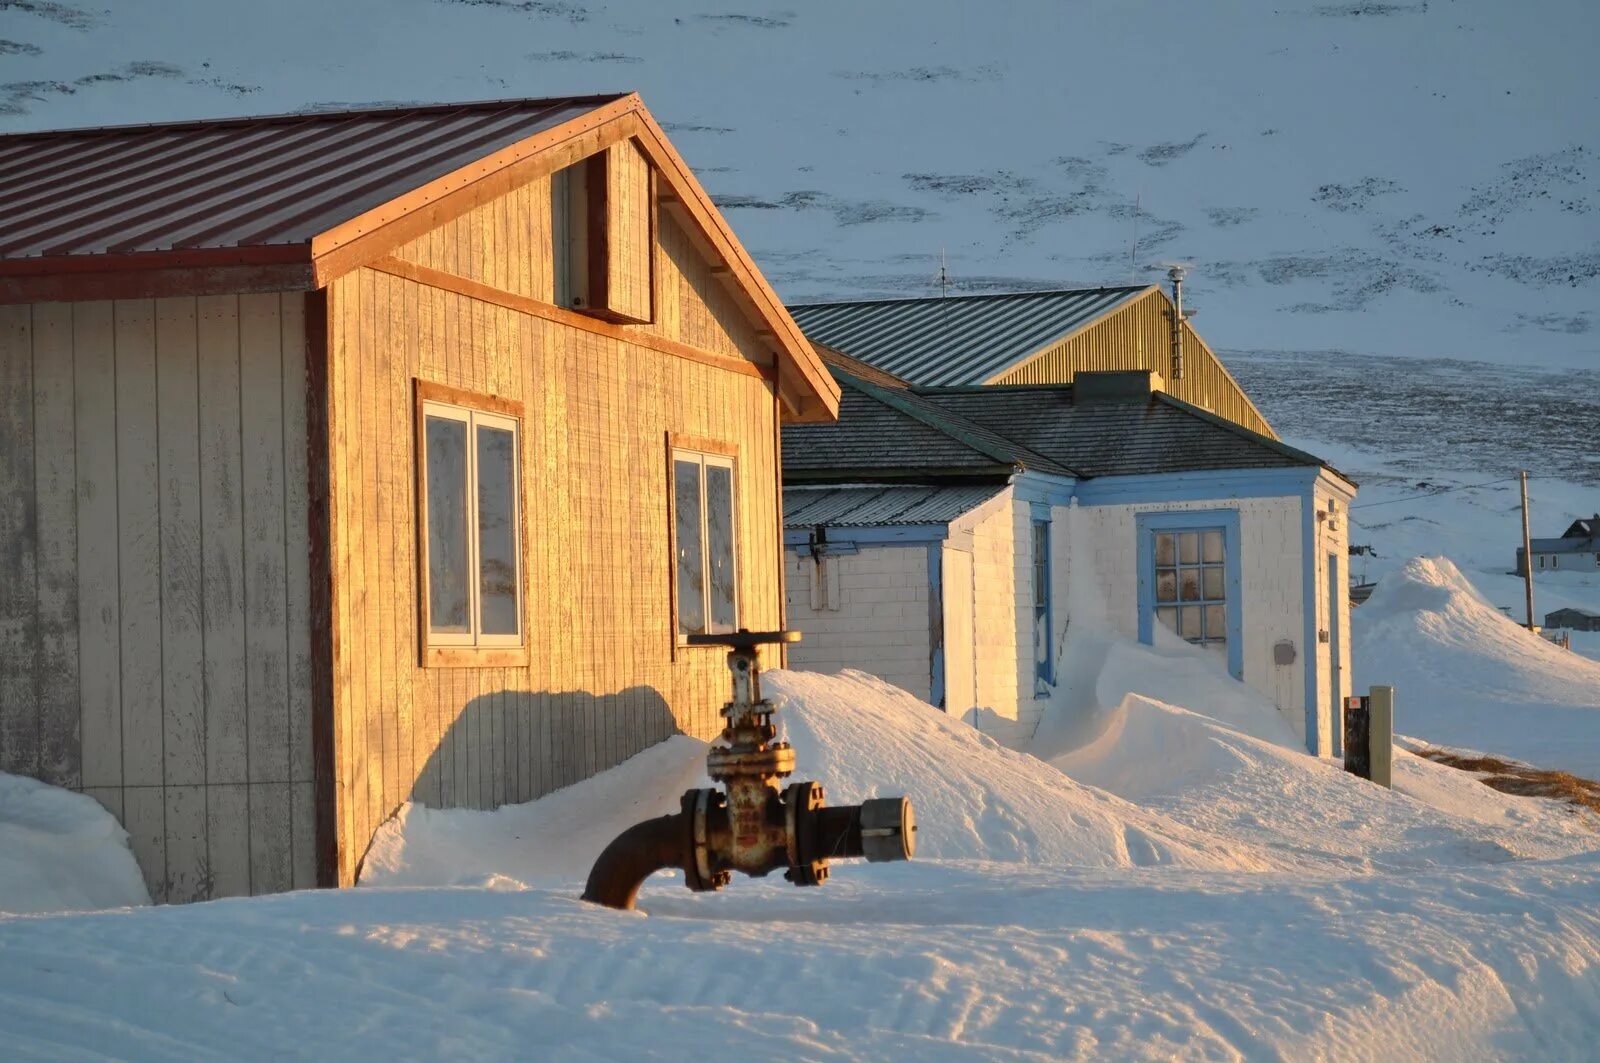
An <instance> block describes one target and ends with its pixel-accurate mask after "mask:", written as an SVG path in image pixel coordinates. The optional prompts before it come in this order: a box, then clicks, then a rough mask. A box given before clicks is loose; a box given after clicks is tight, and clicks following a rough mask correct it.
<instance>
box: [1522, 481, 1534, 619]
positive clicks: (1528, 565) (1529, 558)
mask: <svg viewBox="0 0 1600 1063" xmlns="http://www.w3.org/2000/svg"><path fill="white" fill-rule="evenodd" d="M1522 579H1523V584H1524V586H1525V587H1526V589H1527V593H1528V630H1529V631H1533V630H1535V626H1534V623H1533V540H1532V539H1531V538H1530V537H1529V535H1528V470H1527V469H1523V470H1522Z"/></svg>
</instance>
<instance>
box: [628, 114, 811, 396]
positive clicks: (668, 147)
mask: <svg viewBox="0 0 1600 1063" xmlns="http://www.w3.org/2000/svg"><path fill="white" fill-rule="evenodd" d="M628 99H630V100H631V101H633V103H634V110H633V112H632V114H633V117H634V119H635V121H636V122H637V127H638V128H637V129H636V130H635V131H634V132H633V137H634V140H635V142H636V143H637V144H638V145H639V147H640V149H641V150H642V151H643V152H644V153H645V156H646V157H647V158H649V159H650V161H651V162H652V163H653V164H654V165H655V168H656V172H657V173H658V174H659V175H660V176H661V177H662V178H663V179H664V180H665V182H666V184H667V185H668V187H670V188H671V189H672V191H673V192H674V193H675V194H676V195H677V197H678V199H679V201H680V202H681V203H682V204H683V207H684V213H686V214H687V215H688V216H689V218H690V219H691V220H692V221H693V222H694V223H695V227H696V228H697V229H698V231H699V235H700V236H701V237H702V238H703V239H704V240H706V241H707V242H708V243H710V245H711V246H712V248H713V249H714V250H715V251H716V253H717V254H718V256H720V257H721V259H722V262H723V264H724V265H726V266H727V267H728V269H729V273H730V279H731V280H734V281H737V282H738V289H739V291H740V292H741V293H742V294H743V295H744V297H745V299H746V300H747V301H748V302H749V303H750V304H751V305H752V308H753V309H754V311H755V313H756V315H757V317H758V319H759V320H760V321H761V322H762V323H764V324H765V325H766V327H767V328H768V330H770V332H771V334H772V338H773V340H774V341H775V342H776V343H777V344H778V345H779V347H780V348H781V349H782V351H783V353H784V354H785V355H787V356H788V358H789V360H790V361H791V362H792V363H793V364H794V366H795V368H797V369H798V370H799V371H800V375H801V377H802V379H803V380H804V382H805V384H806V386H807V388H808V389H809V390H810V391H811V393H812V395H814V396H815V399H816V402H817V404H818V405H819V406H820V407H821V409H820V410H819V411H816V412H817V413H819V414H820V416H816V417H814V418H813V417H808V416H802V417H800V418H797V419H798V420H812V419H814V420H819V421H835V420H838V417H839V385H838V384H837V383H836V382H835V381H834V379H833V374H831V373H830V372H828V367H827V365H825V364H824V363H823V361H822V358H821V357H820V356H818V354H817V352H816V351H814V350H812V348H811V342H810V341H809V340H807V339H806V337H805V334H804V333H802V332H801V331H800V326H799V325H796V324H795V322H794V318H792V317H791V316H789V311H788V308H787V307H785V306H784V304H783V300H781V299H779V298H778V295H777V293H776V292H774V291H773V290H772V287H771V286H770V285H769V284H768V283H767V280H766V278H765V277H763V276H762V275H761V271H760V270H759V269H757V268H756V264H755V261H754V260H753V259H752V258H751V257H750V254H749V252H747V251H746V250H745V249H744V245H743V244H741V243H739V240H738V238H737V237H736V236H734V235H733V230H732V229H730V228H729V227H728V223H727V220H726V219H724V218H723V216H722V213H721V212H720V211H718V210H717V208H716V207H715V206H714V205H713V204H712V202H711V197H710V196H709V195H707V194H706V191H705V189H704V188H702V187H700V182H699V181H698V180H697V179H696V178H695V176H694V173H693V171H691V170H690V169H689V166H688V164H687V163H685V162H684V161H683V157H682V156H680V155H679V154H678V151H677V149H676V148H674V147H673V146H672V142H671V141H669V140H668V139H667V135H666V133H665V132H663V131H662V129H661V126H660V125H658V124H657V123H656V120H655V118H654V116H652V115H651V114H650V112H649V110H647V109H646V108H645V106H644V104H643V102H641V101H640V100H639V97H638V96H637V94H633V95H630V96H629V97H628Z"/></svg>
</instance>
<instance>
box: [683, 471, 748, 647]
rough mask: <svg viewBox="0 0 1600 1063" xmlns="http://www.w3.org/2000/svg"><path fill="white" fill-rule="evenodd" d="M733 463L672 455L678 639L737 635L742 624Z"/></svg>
mask: <svg viewBox="0 0 1600 1063" xmlns="http://www.w3.org/2000/svg"><path fill="white" fill-rule="evenodd" d="M733 470H734V463H733V459H732V458H729V457H724V456H722V455H718V454H703V453H700V452H699V451H693V450H677V449H675V450H673V452H672V511H673V529H672V531H673V541H674V543H675V544H676V550H675V552H676V557H675V559H674V566H675V576H674V579H675V583H676V587H677V602H678V635H679V636H680V637H681V636H685V635H699V634H705V633H722V632H728V631H733V630H735V629H736V628H737V627H738V622H739V593H738V585H739V569H738V560H737V557H738V542H737V540H738V536H737V535H736V534H735V530H734V529H735V524H734V483H733Z"/></svg>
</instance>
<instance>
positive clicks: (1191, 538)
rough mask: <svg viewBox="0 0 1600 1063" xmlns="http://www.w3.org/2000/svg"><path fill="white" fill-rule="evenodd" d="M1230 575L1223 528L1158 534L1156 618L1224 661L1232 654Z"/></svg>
mask: <svg viewBox="0 0 1600 1063" xmlns="http://www.w3.org/2000/svg"><path fill="white" fill-rule="evenodd" d="M1227 572H1228V569H1227V553H1226V550H1225V548H1224V541H1223V529H1221V528H1196V529H1193V530H1189V529H1184V530H1181V531H1178V530H1174V531H1158V532H1156V534H1155V577H1156V585H1155V597H1156V602H1155V607H1156V619H1158V620H1160V621H1161V622H1162V623H1163V624H1165V625H1166V626H1167V627H1168V628H1170V629H1172V630H1173V631H1175V632H1177V634H1178V635H1179V636H1180V637H1182V638H1184V639H1187V640H1188V641H1190V642H1192V643H1194V644H1195V645H1197V646H1204V647H1206V648H1207V649H1209V650H1213V651H1215V652H1217V653H1218V654H1220V655H1221V656H1223V657H1224V658H1226V657H1227V656H1228V576H1227Z"/></svg>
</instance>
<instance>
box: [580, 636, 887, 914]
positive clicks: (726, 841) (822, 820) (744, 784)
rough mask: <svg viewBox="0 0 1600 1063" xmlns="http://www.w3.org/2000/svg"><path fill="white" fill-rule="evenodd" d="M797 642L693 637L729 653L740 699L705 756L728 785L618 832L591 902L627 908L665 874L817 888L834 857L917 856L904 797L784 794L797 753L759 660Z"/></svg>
mask: <svg viewBox="0 0 1600 1063" xmlns="http://www.w3.org/2000/svg"><path fill="white" fill-rule="evenodd" d="M798 641H800V633H799V632H798V631H766V632H750V631H743V630H741V631H738V632H735V633H730V634H718V635H690V636H689V639H688V642H689V645H691V646H726V647H728V671H729V672H730V673H731V675H732V679H733V697H732V698H731V699H730V700H729V701H728V703H727V704H726V705H724V706H723V707H722V716H723V719H724V724H723V728H722V734H721V736H720V737H719V739H718V744H716V745H713V746H712V747H711V749H710V751H709V752H707V754H706V774H707V775H709V776H710V777H711V778H712V779H713V780H715V781H716V782H718V783H720V784H721V785H722V787H723V788H722V789H720V790H719V789H716V788H708V789H700V790H690V791H689V792H688V793H686V794H684V795H683V798H682V800H681V802H680V805H679V811H678V812H677V813H676V814H674V815H670V816H661V817H659V818H657V819H652V820H647V821H646V822H644V823H639V824H636V825H635V826H633V827H630V828H629V829H628V830H626V831H624V832H623V833H622V834H620V835H618V836H617V838H616V840H615V841H613V842H612V843H611V844H610V845H608V846H607V847H606V849H605V851H604V852H602V853H601V854H600V858H599V859H598V860H596V861H595V864H594V868H593V869H592V870H591V871H590V872H589V881H588V883H587V885H586V886H585V887H584V891H583V899H584V900H586V901H591V902H593V903H595V904H602V905H605V906H606V907H609V908H623V909H630V908H632V907H633V906H634V903H635V902H636V901H637V899H638V896H639V887H640V886H641V885H643V883H644V880H645V879H646V878H648V877H649V876H650V875H651V874H653V873H654V872H656V871H659V870H661V869H663V868H668V867H678V868H682V869H683V873H684V881H685V883H686V884H687V885H688V887H689V888H690V889H692V890H719V889H721V888H722V887H723V886H726V885H727V884H728V882H729V881H730V880H731V879H732V873H733V872H734V871H739V872H742V873H744V874H746V875H750V876H751V877H754V878H760V877H762V876H765V875H767V874H770V873H771V872H773V871H776V870H778V869H780V868H782V869H784V872H783V877H784V878H786V879H788V880H789V881H790V882H792V883H794V884H795V885H797V886H820V885H822V883H824V882H826V881H827V879H828V862H829V861H830V860H833V859H837V858H850V857H864V858H866V859H867V860H868V861H869V862H884V861H893V860H909V859H911V857H912V855H913V854H914V853H915V851H916V839H917V826H916V819H915V817H914V816H913V814H912V811H911V802H910V801H908V800H906V799H905V798H904V797H879V798H873V799H871V800H868V801H864V802H862V803H861V804H859V805H840V806H836V807H829V806H828V804H827V802H826V800H825V795H824V793H823V789H822V786H821V785H820V784H818V783H815V782H796V783H791V784H789V785H788V786H787V787H783V788H780V786H779V780H780V779H783V778H786V777H787V776H789V775H791V774H792V773H793V772H794V749H793V748H791V747H790V745H789V743H787V742H780V741H777V734H778V729H777V728H776V727H775V726H774V725H773V723H772V714H773V712H774V711H775V708H774V706H773V705H772V703H771V702H770V701H767V700H766V699H765V698H763V697H762V696H761V665H760V661H759V659H758V657H757V653H758V650H759V648H760V647H761V646H766V645H774V644H781V643H788V642H798Z"/></svg>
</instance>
